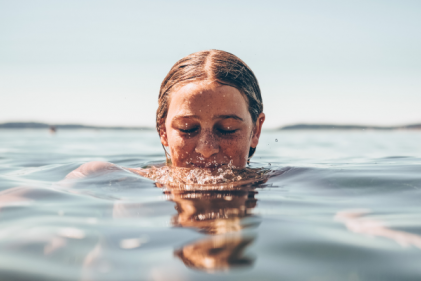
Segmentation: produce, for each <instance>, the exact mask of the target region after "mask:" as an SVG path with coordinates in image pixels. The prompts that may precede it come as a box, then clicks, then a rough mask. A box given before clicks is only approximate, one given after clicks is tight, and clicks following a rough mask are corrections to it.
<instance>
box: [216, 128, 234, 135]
mask: <svg viewBox="0 0 421 281" xmlns="http://www.w3.org/2000/svg"><path fill="white" fill-rule="evenodd" d="M218 131H219V133H220V134H222V135H224V136H226V135H230V134H234V133H235V132H237V130H229V131H226V130H221V129H219V130H218Z"/></svg>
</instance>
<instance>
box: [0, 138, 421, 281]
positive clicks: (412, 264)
mask: <svg viewBox="0 0 421 281" xmlns="http://www.w3.org/2000/svg"><path fill="white" fill-rule="evenodd" d="M164 159H165V157H164V154H163V150H162V147H161V145H160V143H159V139H158V137H157V135H156V132H153V131H140V132H135V131H59V132H58V133H57V134H56V135H50V134H49V133H48V132H44V131H38V130H33V131H31V130H27V131H14V130H3V131H0V187H1V193H0V224H1V227H0V280H221V279H222V280H350V281H355V280H421V266H420V262H421V220H420V219H421V207H420V202H421V132H404V131H402V132H365V131H358V132H357V131H352V132H323V131H317V132H308V131H302V132H269V131H267V132H264V133H263V135H262V139H261V142H260V144H259V146H258V149H257V151H256V155H255V157H253V159H252V165H251V168H252V169H254V170H253V171H255V172H256V173H257V174H259V173H263V174H259V175H260V176H261V177H262V178H261V179H262V180H259V181H257V182H247V183H246V184H244V185H237V184H234V185H233V184H232V181H231V180H232V179H233V178H234V177H233V178H230V177H228V178H229V179H230V180H228V182H224V180H223V179H224V178H226V177H219V179H216V182H212V177H209V174H208V175H206V177H204V178H206V179H207V180H208V181H207V182H200V181H197V179H196V180H195V179H193V180H191V181H189V179H188V177H185V176H181V177H180V179H183V180H185V181H186V182H185V183H184V184H181V185H180V184H179V185H174V184H168V183H170V182H165V181H164V182H162V181H161V183H156V182H155V181H153V180H151V179H148V178H145V177H141V176H139V175H138V174H135V173H131V172H129V171H127V170H124V169H118V170H113V171H112V172H110V173H106V174H102V175H98V176H96V177H92V178H88V179H83V180H80V181H74V182H71V183H69V182H63V179H64V177H65V176H66V175H67V174H68V173H69V172H71V171H73V170H74V169H76V168H77V167H78V166H79V165H81V164H82V163H85V162H88V161H92V160H102V161H109V162H112V163H114V164H116V165H118V166H119V167H130V168H136V167H150V166H154V165H155V166H159V165H160V164H162V163H163V162H164ZM161 171H163V170H161ZM165 173H167V172H164V174H165ZM161 175H162V174H161ZM166 175H168V174H166ZM181 175H182V174H181ZM155 176H156V174H155ZM237 176H238V175H237V174H235V177H237ZM254 176H256V175H254ZM150 177H151V178H153V177H154V175H150ZM243 177H244V174H243V175H242V178H241V179H240V181H241V180H244V178H243ZM161 179H162V178H161ZM167 179H168V178H167ZM155 180H158V178H157V177H155ZM173 181H174V179H173ZM165 183H167V184H165ZM200 183H202V184H203V183H204V184H205V185H200Z"/></svg>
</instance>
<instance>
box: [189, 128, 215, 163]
mask: <svg viewBox="0 0 421 281" xmlns="http://www.w3.org/2000/svg"><path fill="white" fill-rule="evenodd" d="M195 151H196V152H197V153H200V154H202V156H203V157H205V158H209V157H211V156H212V155H214V154H216V153H218V152H219V144H218V141H217V140H216V138H215V136H214V135H213V134H212V133H211V132H203V133H202V135H201V136H200V139H199V142H198V143H197V145H196V148H195Z"/></svg>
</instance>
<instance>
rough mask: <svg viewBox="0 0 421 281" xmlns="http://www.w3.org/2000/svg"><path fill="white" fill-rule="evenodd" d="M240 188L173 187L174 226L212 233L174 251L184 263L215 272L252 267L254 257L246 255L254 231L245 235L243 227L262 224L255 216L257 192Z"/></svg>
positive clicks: (168, 192)
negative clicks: (218, 189)
mask: <svg viewBox="0 0 421 281" xmlns="http://www.w3.org/2000/svg"><path fill="white" fill-rule="evenodd" d="M243 188H244V189H243V190H237V191H225V192H224V191H185V190H178V189H175V188H171V189H170V190H169V191H167V196H168V199H169V200H171V201H174V202H175V203H176V206H175V208H176V210H177V212H178V214H177V215H175V216H174V218H173V225H175V226H179V227H189V228H194V229H196V230H197V231H200V232H203V233H206V234H210V235H212V236H210V237H207V238H205V239H199V240H196V241H193V242H190V243H188V244H186V245H184V246H182V247H181V248H180V249H178V250H177V251H176V252H175V253H176V255H177V256H178V257H179V258H180V259H181V260H182V261H183V262H184V264H185V265H187V266H189V267H191V268H194V269H199V270H205V271H207V272H212V271H216V270H228V269H229V268H230V267H235V266H250V265H251V264H252V262H253V259H252V258H250V257H246V256H244V251H245V249H246V247H247V246H248V245H249V244H250V243H252V242H253V240H254V239H255V234H254V233H253V234H248V235H244V234H242V233H240V231H241V230H242V229H244V228H255V227H257V226H258V225H259V220H258V217H257V216H255V215H252V209H253V208H254V207H255V206H256V199H255V198H254V195H255V193H256V192H255V191H254V190H253V188H251V187H243Z"/></svg>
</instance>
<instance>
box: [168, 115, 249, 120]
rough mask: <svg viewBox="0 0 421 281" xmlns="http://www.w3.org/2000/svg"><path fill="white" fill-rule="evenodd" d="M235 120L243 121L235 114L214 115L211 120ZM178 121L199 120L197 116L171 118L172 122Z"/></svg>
mask: <svg viewBox="0 0 421 281" xmlns="http://www.w3.org/2000/svg"><path fill="white" fill-rule="evenodd" d="M230 118H232V119H235V120H239V121H244V120H243V118H241V117H240V116H238V115H235V114H227V115H215V116H213V118H212V120H215V119H230ZM179 119H200V117H199V116H197V115H177V116H175V117H174V118H173V121H176V120H179Z"/></svg>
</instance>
